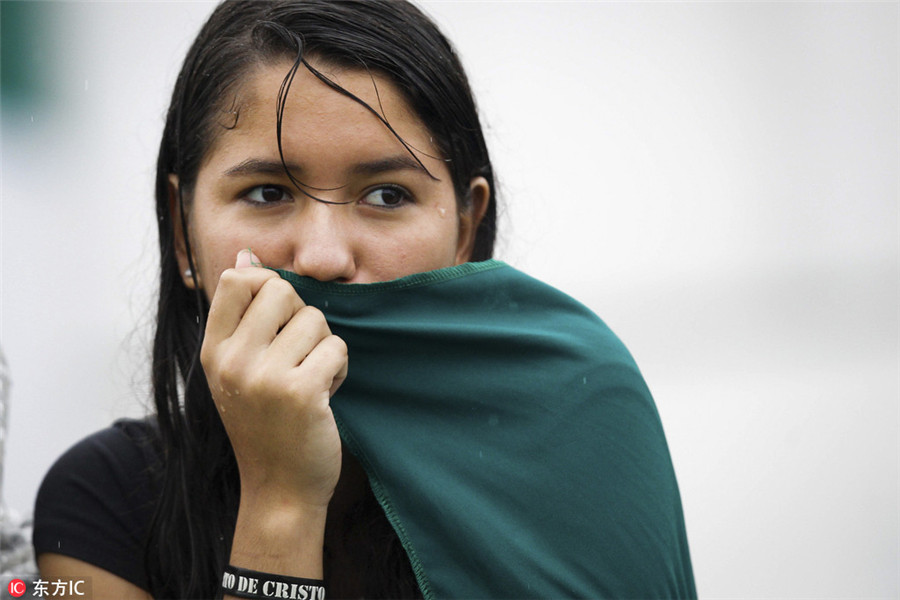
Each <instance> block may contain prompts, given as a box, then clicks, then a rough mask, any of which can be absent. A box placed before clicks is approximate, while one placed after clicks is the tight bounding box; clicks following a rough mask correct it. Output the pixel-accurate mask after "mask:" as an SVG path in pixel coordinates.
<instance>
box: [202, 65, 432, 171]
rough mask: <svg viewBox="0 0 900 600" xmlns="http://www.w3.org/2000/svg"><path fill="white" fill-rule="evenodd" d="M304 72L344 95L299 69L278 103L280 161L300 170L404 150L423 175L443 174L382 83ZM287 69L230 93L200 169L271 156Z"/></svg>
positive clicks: (417, 127)
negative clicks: (325, 161)
mask: <svg viewBox="0 0 900 600" xmlns="http://www.w3.org/2000/svg"><path fill="white" fill-rule="evenodd" d="M312 65H313V67H314V68H316V69H317V70H319V71H320V72H321V74H322V75H323V76H324V77H326V78H327V79H328V80H330V81H332V82H333V83H334V84H335V85H336V86H339V87H340V88H341V89H342V90H345V91H346V94H345V93H342V92H341V91H340V90H337V89H334V88H332V87H331V86H329V85H328V84H327V83H325V82H323V81H322V80H321V79H319V78H318V77H317V76H316V75H314V74H313V73H311V72H310V71H309V70H307V69H306V68H305V67H304V66H303V65H301V66H300V67H299V69H298V70H297V72H296V74H295V75H294V77H293V80H292V81H291V82H290V88H289V90H288V92H287V96H286V98H284V99H283V103H284V106H283V111H282V140H281V142H282V148H283V151H284V153H285V158H288V156H289V155H291V157H292V158H293V159H299V162H304V160H303V159H306V160H310V159H312V158H321V155H322V153H324V154H327V155H329V156H333V157H334V158H339V157H348V156H349V155H356V156H357V158H360V159H365V158H368V159H371V158H375V156H368V157H366V156H364V155H366V154H369V155H378V154H384V153H393V154H397V153H406V154H408V153H409V150H408V149H407V148H406V147H404V145H403V142H406V144H407V146H409V148H411V149H413V151H414V152H415V154H416V156H417V157H418V158H419V159H420V160H422V162H423V163H426V167H427V168H428V169H429V170H430V169H432V168H433V167H434V168H438V167H440V166H443V160H440V158H439V156H438V155H439V150H438V149H437V146H436V145H435V144H434V142H433V138H432V136H431V134H430V132H429V131H428V129H427V128H426V127H425V125H424V124H423V123H422V121H421V119H419V118H418V116H417V115H416V114H415V112H414V111H413V110H412V109H411V107H410V106H409V103H408V102H407V101H406V99H405V98H404V96H403V95H402V94H401V93H400V92H399V91H398V89H397V86H396V85H394V83H393V82H392V81H391V80H390V79H388V78H387V77H385V76H383V75H381V74H378V73H371V72H368V71H365V70H362V69H347V68H339V67H331V66H329V65H327V64H316V63H312ZM290 68H291V63H290V62H280V63H276V64H274V65H263V66H259V67H257V68H255V69H253V70H252V71H251V72H250V73H249V74H248V76H247V77H246V78H245V79H244V83H243V84H242V85H241V86H240V89H239V90H238V91H237V93H236V96H235V101H234V103H233V108H231V109H230V110H228V111H226V112H225V114H223V115H222V116H221V118H220V125H221V126H222V130H220V132H219V133H218V135H217V136H216V139H215V140H214V142H213V144H212V146H211V148H210V149H209V151H208V152H207V155H206V160H205V161H204V163H208V162H217V159H222V158H223V156H222V155H223V154H228V155H231V154H241V153H247V152H251V153H257V154H258V153H263V154H266V156H267V157H268V158H273V154H274V157H277V156H278V139H277V125H278V114H279V90H280V89H281V87H282V84H283V83H284V81H285V76H286V75H287V73H288V72H289V70H290ZM348 94H351V95H352V96H354V97H355V98H356V99H354V98H353V97H350V96H348ZM357 99H358V100H357ZM362 103H365V105H368V107H367V106H365V105H364V104H362ZM388 125H389V126H388ZM391 129H393V130H394V132H393V133H392V131H391ZM398 137H399V138H400V139H398ZM401 139H402V140H403V142H401ZM260 158H262V157H260ZM426 161H428V162H426ZM291 162H298V161H297V160H292V161H291ZM428 163H430V164H428Z"/></svg>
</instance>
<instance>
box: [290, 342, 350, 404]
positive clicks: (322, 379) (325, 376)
mask: <svg viewBox="0 0 900 600" xmlns="http://www.w3.org/2000/svg"><path fill="white" fill-rule="evenodd" d="M348 366H349V359H348V356H347V344H346V343H345V342H344V340H342V339H341V338H339V337H338V336H336V335H329V336H328V337H326V338H324V339H322V340H321V341H320V342H319V343H318V344H316V346H315V348H313V349H312V351H311V352H310V353H309V355H308V356H307V357H306V359H305V360H303V362H301V363H300V364H299V365H298V366H297V367H296V369H295V374H296V380H297V381H298V382H302V384H303V385H305V386H306V385H308V386H311V387H312V388H313V389H317V390H321V391H322V392H323V395H322V397H321V398H320V399H321V400H323V401H324V402H326V403H327V401H328V400H329V399H330V398H331V396H333V395H334V393H335V392H336V391H337V390H338V388H339V387H341V384H342V383H344V380H345V379H346V378H347V372H348Z"/></svg>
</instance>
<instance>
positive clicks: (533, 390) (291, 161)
mask: <svg viewBox="0 0 900 600" xmlns="http://www.w3.org/2000/svg"><path fill="white" fill-rule="evenodd" d="M494 189H495V188H494V181H493V172H492V168H491V163H490V159H489V157H488V153H487V149H486V147H485V143H484V139H483V135H482V132H481V126H480V123H479V119H478V115H477V112H476V108H475V104H474V100H473V98H472V96H471V93H470V90H469V87H468V83H467V81H466V77H465V74H464V72H463V70H462V67H461V66H460V64H459V61H458V60H457V58H456V56H455V54H454V51H453V49H452V47H451V46H450V44H449V43H448V42H447V40H446V39H445V38H444V37H443V36H442V35H441V33H440V32H439V31H438V30H437V28H436V27H435V25H434V24H433V23H432V22H431V21H429V20H428V19H427V18H426V17H425V16H424V15H423V14H422V13H421V12H420V11H419V10H418V9H416V8H415V7H414V6H412V5H410V4H407V3H405V2H395V1H390V0H388V1H383V2H381V1H371V0H367V1H360V2H354V1H346V0H345V1H342V2H325V1H320V0H293V1H282V2H271V1H265V2H227V3H224V4H222V5H221V6H219V7H218V8H217V9H216V11H215V12H214V13H213V15H212V16H211V17H210V19H209V21H208V22H207V24H206V25H205V26H204V28H203V29H202V31H201V32H200V34H199V36H198V37H197V39H196V41H195V43H194V45H193V46H192V48H191V50H190V51H189V53H188V56H187V58H186V60H185V64H184V66H183V68H182V71H181V73H180V75H179V78H178V81H177V83H176V86H175V91H174V94H173V98H172V104H171V106H170V109H169V113H168V117H167V121H166V126H165V131H164V133H163V139H162V144H161V148H160V154H159V162H158V170H157V186H156V202H157V213H158V218H159V231H160V252H161V279H160V300H159V312H158V326H157V331H156V339H155V346H154V356H153V384H154V394H155V401H156V414H155V415H153V416H152V417H151V418H149V419H147V420H146V421H139V422H136V421H123V422H119V423H117V424H115V425H114V426H113V427H112V428H110V429H108V430H106V431H103V432H100V433H98V434H95V435H94V436H92V437H90V438H88V439H87V440H85V441H83V442H81V443H80V444H79V445H77V446H76V447H75V448H73V449H72V450H71V451H69V452H68V453H67V454H66V455H65V456H64V457H63V458H61V459H60V461H59V462H58V463H57V464H56V465H55V466H54V467H53V469H51V472H50V473H49V474H48V476H47V478H46V480H45V482H44V485H43V486H42V489H41V492H40V494H39V497H38V501H37V507H36V525H35V547H36V552H37V554H38V562H39V566H40V569H41V574H42V577H43V578H45V579H55V578H57V577H60V576H70V577H77V578H87V577H89V578H90V579H91V582H92V590H93V596H94V597H95V598H106V597H108V598H146V597H150V596H152V597H157V598H209V597H213V596H215V595H217V594H221V593H224V594H226V595H230V594H232V593H234V594H240V595H243V596H244V597H290V598H301V597H306V596H307V595H309V596H311V597H316V596H317V594H319V593H320V590H321V588H320V587H319V583H317V581H318V580H324V585H323V587H324V588H325V589H327V593H328V595H329V597H417V596H423V595H424V596H426V597H438V596H466V597H475V596H509V597H512V596H516V597H518V596H526V595H527V596H533V597H546V596H550V595H553V596H569V595H572V596H576V595H577V596H602V595H631V596H641V597H651V596H655V597H673V596H692V595H694V589H693V580H692V576H691V571H690V560H689V556H688V552H687V546H686V541H685V536H684V525H683V521H682V517H681V506H680V500H679V499H678V492H677V486H676V485H675V481H674V475H673V474H672V468H671V461H670V460H669V457H668V452H667V450H666V448H665V441H664V437H663V435H662V430H661V428H660V426H659V423H658V417H657V416H656V413H655V409H654V408H653V405H652V400H650V398H649V393H648V392H647V391H646V387H645V386H644V385H643V381H642V380H641V379H640V375H639V373H638V371H637V369H636V367H634V366H633V363H631V362H630V357H629V356H627V352H626V351H625V350H624V348H622V347H621V346H620V344H619V343H618V341H617V340H615V338H614V337H613V336H612V335H611V334H609V333H608V331H607V330H605V328H604V327H603V326H602V323H601V322H600V321H599V320H598V319H596V317H594V316H593V315H590V314H588V313H587V311H586V310H585V309H583V307H580V305H577V304H576V303H574V301H571V300H570V299H568V298H565V297H563V296H562V295H561V294H559V293H558V292H555V290H550V289H549V288H545V286H542V285H541V284H539V283H538V282H534V281H533V280H529V279H528V278H526V277H525V276H524V275H522V274H519V273H517V272H515V271H514V270H512V269H510V268H509V267H506V266H505V265H503V264H502V263H498V262H496V261H490V260H488V259H490V257H491V254H492V249H493V242H494V235H495V215H496V204H495V201H494V200H495V199H494V198H493V192H494ZM479 261H481V262H479ZM354 284H366V285H354ZM592 332H593V333H592ZM589 380H590V385H589V384H588V381H589ZM242 569H243V570H242ZM297 578H300V579H297Z"/></svg>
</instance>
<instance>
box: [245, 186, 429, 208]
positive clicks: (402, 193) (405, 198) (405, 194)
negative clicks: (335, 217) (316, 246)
mask: <svg viewBox="0 0 900 600" xmlns="http://www.w3.org/2000/svg"><path fill="white" fill-rule="evenodd" d="M264 190H277V191H278V192H280V193H281V197H280V198H279V199H278V200H271V201H267V200H265V199H264V198H261V199H259V200H256V199H253V198H252V196H253V195H254V194H256V193H257V192H259V193H264ZM379 191H389V192H392V193H396V194H397V195H399V197H400V198H399V200H398V202H397V203H396V204H373V203H371V202H365V199H366V198H368V197H369V196H371V195H372V194H374V193H376V192H379ZM241 199H242V200H245V201H246V202H248V203H250V204H254V205H257V206H272V205H276V204H280V203H282V202H287V201H289V200H293V195H292V194H291V192H290V191H288V190H287V188H285V187H283V186H280V185H275V184H264V185H256V186H253V187H252V188H250V189H248V190H247V191H245V192H243V193H242V194H241ZM413 202H414V200H413V196H412V194H410V193H409V191H407V190H406V189H405V188H403V187H401V186H399V185H393V184H385V185H379V186H375V187H373V188H370V189H368V190H366V191H365V192H364V193H363V195H362V199H361V200H360V203H362V204H365V205H367V206H372V207H374V208H378V209H382V210H395V209H397V208H400V207H401V206H405V205H407V204H411V203H413Z"/></svg>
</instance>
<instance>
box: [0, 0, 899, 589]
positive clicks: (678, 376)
mask: <svg viewBox="0 0 900 600" xmlns="http://www.w3.org/2000/svg"><path fill="white" fill-rule="evenodd" d="M3 4H4V5H7V4H8V3H6V2H4V3H3ZM425 6H426V10H427V11H428V12H430V13H431V14H432V15H434V16H435V17H436V18H437V19H438V21H439V22H440V23H441V24H442V26H443V27H444V29H445V31H446V32H447V33H448V35H449V37H450V38H451V39H452V40H454V42H455V43H456V45H457V47H458V49H459V51H460V54H461V55H462V58H463V61H464V63H465V64H466V66H467V68H468V70H469V73H470V78H471V80H472V84H473V87H474V89H475V92H476V95H477V97H478V99H479V101H480V107H481V110H482V113H483V120H484V124H485V126H486V128H487V131H488V136H489V143H490V145H491V149H492V152H493V159H494V163H495V168H496V170H497V173H498V174H499V177H500V181H501V185H502V188H501V194H502V195H501V197H500V202H501V206H502V214H503V217H502V242H501V244H500V248H499V252H498V256H499V257H500V258H502V259H504V260H506V261H507V262H510V263H511V264H513V265H514V266H517V267H519V268H521V269H523V270H525V271H526V272H529V273H531V274H532V275H535V276H537V277H538V278H540V279H543V280H545V281H547V282H549V283H551V284H553V285H555V286H557V287H559V288H561V289H563V290H565V291H566V292H568V293H570V294H571V295H573V296H575V297H576V298H578V299H580V300H582V301H583V302H585V303H586V304H588V305H589V306H590V307H592V308H593V309H594V310H595V311H596V312H597V313H598V314H599V315H600V316H601V317H603V318H604V320H606V322H607V323H608V324H609V325H610V326H611V327H612V328H613V330H614V331H616V332H617V333H618V334H619V335H620V336H621V337H622V338H623V340H624V341H625V343H626V344H627V345H628V346H629V347H630V349H631V350H632V352H633V354H634V355H635V357H636V359H637V361H638V364H639V365H641V367H642V370H643V372H644V374H645V376H646V378H647V380H648V383H649V385H650V388H651V389H652V390H653V392H654V395H655V397H656V401H657V404H658V407H659V410H660V413H661V415H662V418H663V422H664V425H665V427H666V431H667V435H668V439H669V444H670V447H671V450H672V454H673V457H674V461H675V467H676V471H677V474H678V477H679V481H680V485H681V491H682V497H683V501H684V506H685V512H686V517H687V524H688V535H689V539H690V543H691V549H692V556H693V560H694V567H695V574H696V579H697V585H698V590H699V592H700V594H701V596H703V597H706V598H774V597H778V598H820V597H828V598H889V597H893V598H896V597H898V595H900V574H898V573H900V509H898V506H900V308H898V307H900V217H898V204H900V194H898V191H900V183H898V174H900V173H898V171H900V151H898V148H900V144H898V140H900V75H898V73H900V61H898V56H900V48H898V39H900V34H898V30H900V28H898V3H897V2H871V3H864V2H860V3H852V2H839V3H835V2H828V3H825V2H822V3H819V2H790V3H788V2H785V3H770V2H765V3H724V2H722V3H720V2H704V3H549V2H537V3H488V2H471V3H461V2H459V3H450V2H429V3H427V4H426V5H425ZM8 9H9V6H4V13H3V14H4V18H7V15H8V12H9V11H8ZM210 10H211V5H210V4H209V3H206V2H165V3H163V2H160V3H143V2H112V3H74V4H62V5H60V4H46V5H43V6H42V8H41V9H40V15H41V18H40V23H41V27H42V28H43V30H44V34H43V35H42V36H38V37H37V38H32V39H30V40H29V41H28V42H27V44H26V45H27V48H25V47H24V46H23V48H13V49H11V48H10V44H9V43H6V42H5V43H4V52H5V54H4V56H3V61H4V64H3V68H4V69H5V71H4V73H5V74H4V82H5V83H4V85H7V84H6V81H7V79H6V73H9V72H10V71H9V68H10V65H13V64H14V61H17V60H26V62H28V61H31V62H30V63H28V64H35V65H39V66H40V65H44V66H50V67H51V68H52V70H50V71H47V72H46V73H45V77H44V78H43V79H42V80H41V81H39V82H38V83H37V84H36V85H35V86H33V88H32V89H37V90H38V91H37V93H36V94H34V95H33V96H32V97H31V99H30V100H29V101H28V102H22V101H17V100H16V99H15V98H13V99H10V96H9V95H8V94H7V91H8V89H9V88H7V90H4V104H3V121H2V124H3V130H2V279H0V281H2V307H0V308H2V310H0V318H2V322H0V344H2V349H3V352H4V353H5V355H6V357H7V360H8V362H9V367H10V372H11V376H12V381H13V386H12V397H11V407H10V412H9V421H10V431H9V436H8V443H7V448H6V464H5V473H4V481H3V487H2V495H3V498H4V499H5V502H6V503H7V505H9V506H10V507H12V508H14V509H17V510H19V511H27V510H29V509H30V506H31V503H32V502H33V498H34V494H35V492H36V489H37V486H38V484H39V482H40V479H41V478H42V476H43V474H44V472H45V471H46V469H47V468H48V467H49V466H50V464H51V463H52V461H53V460H54V459H55V458H56V457H57V456H58V455H59V454H60V453H62V452H63V451H64V450H65V449H66V448H67V447H69V446H70V445H71V444H72V443H74V442H75V441H76V440H78V439H80V438H81V437H83V436H85V435H87V434H88V433H90V432H92V431H94V430H96V429H99V428H101V427H104V426H106V425H108V424H109V423H110V422H111V420H112V419H113V418H115V417H117V416H122V415H138V414H143V412H144V411H145V410H146V406H147V399H148V361H147V354H148V348H149V339H150V330H149V325H150V323H151V322H152V320H153V301H152V294H153V291H154V288H155V285H156V283H155V277H156V275H155V273H156V260H157V259H156V254H157V251H156V249H155V244H156V241H155V236H156V234H155V223H154V212H153V197H152V187H153V184H152V180H153V170H154V163H155V154H156V148H157V144H158V140H159V135H160V133H161V129H162V123H163V117H164V112H165V109H166V106H167V97H168V95H169V94H170V91H171V87H172V84H173V83H174V79H175V75H176V73H177V69H178V67H179V63H180V61H181V58H182V57H183V55H184V53H185V51H186V49H187V45H188V44H189V43H190V41H191V39H192V37H193V35H194V34H195V33H196V31H197V30H198V28H199V26H200V24H201V22H202V20H203V19H204V18H205V17H206V15H207V14H208V13H209V11H210ZM3 31H4V36H7V37H8V35H9V34H8V30H7V24H6V23H4V30H3ZM8 39H9V38H8ZM26 52H27V53H28V54H27V57H25V53H26ZM23 57H25V58H23ZM48 74H49V75H48Z"/></svg>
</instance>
